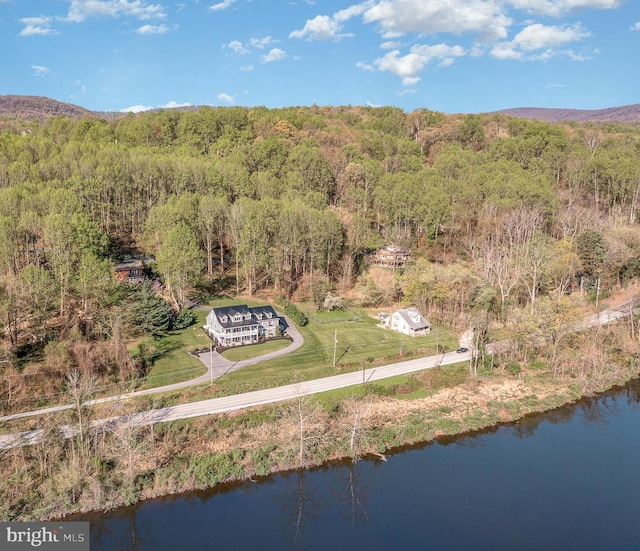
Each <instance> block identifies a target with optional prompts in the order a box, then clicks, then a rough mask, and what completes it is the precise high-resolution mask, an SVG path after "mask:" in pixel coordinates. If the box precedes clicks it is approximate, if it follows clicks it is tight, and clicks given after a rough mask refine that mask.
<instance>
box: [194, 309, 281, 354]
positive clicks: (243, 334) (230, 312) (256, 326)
mask: <svg viewBox="0 0 640 551" xmlns="http://www.w3.org/2000/svg"><path fill="white" fill-rule="evenodd" d="M285 327H286V323H285V322H284V319H281V318H280V316H278V314H276V312H275V310H274V309H273V308H272V307H271V306H256V307H252V308H250V307H249V306H247V305H246V304H241V305H238V306H226V307H224V308H213V309H212V310H211V312H209V313H208V314H207V323H206V325H205V326H204V330H205V331H206V332H207V333H208V334H209V336H210V337H211V338H212V339H213V340H214V341H215V342H216V343H218V344H221V345H222V346H238V345H241V344H251V343H253V342H256V341H258V340H259V339H261V338H269V337H275V336H277V335H278V334H280V333H282V331H283V330H284V328H285Z"/></svg>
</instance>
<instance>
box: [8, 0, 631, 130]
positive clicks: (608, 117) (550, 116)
mask: <svg viewBox="0 0 640 551" xmlns="http://www.w3.org/2000/svg"><path fill="white" fill-rule="evenodd" d="M0 1H1V0H0ZM198 108H199V107H198V106H189V107H187V108H180V110H197V109H198ZM495 112H496V113H504V114H506V115H511V116H513V117H521V118H525V119H541V120H547V121H576V122H624V123H637V122H640V103H636V104H634V105H625V106H623V107H610V108H608V109H597V110H586V109H547V108H543V107H517V108H515V109H502V110H500V111H495ZM92 116H93V117H100V118H107V119H112V118H115V117H119V116H123V114H122V113H116V112H113V113H106V112H100V111H90V110H89V109H85V108H84V107H79V106H78V105H73V104H71V103H64V102H62V101H57V100H54V99H51V98H46V97H43V96H17V95H6V96H2V95H0V119H27V120H28V119H38V120H44V119H47V118H49V117H69V118H72V119H77V118H81V117H92Z"/></svg>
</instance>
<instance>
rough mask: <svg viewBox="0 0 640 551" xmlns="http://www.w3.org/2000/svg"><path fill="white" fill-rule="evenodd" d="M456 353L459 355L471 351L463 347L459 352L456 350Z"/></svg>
mask: <svg viewBox="0 0 640 551" xmlns="http://www.w3.org/2000/svg"><path fill="white" fill-rule="evenodd" d="M456 352H457V353H458V354H464V353H465V352H469V349H468V348H465V347H464V346H461V347H460V348H458V350H456Z"/></svg>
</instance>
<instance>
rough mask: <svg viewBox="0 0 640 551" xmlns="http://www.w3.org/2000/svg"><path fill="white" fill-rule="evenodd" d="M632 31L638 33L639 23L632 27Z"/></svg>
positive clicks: (639, 29)
mask: <svg viewBox="0 0 640 551" xmlns="http://www.w3.org/2000/svg"><path fill="white" fill-rule="evenodd" d="M631 30H632V31H640V21H638V22H637V23H636V24H635V25H634V26H633V27H631Z"/></svg>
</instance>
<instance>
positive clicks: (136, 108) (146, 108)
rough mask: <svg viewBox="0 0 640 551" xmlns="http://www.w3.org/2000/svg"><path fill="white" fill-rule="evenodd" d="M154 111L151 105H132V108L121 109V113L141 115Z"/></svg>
mask: <svg viewBox="0 0 640 551" xmlns="http://www.w3.org/2000/svg"><path fill="white" fill-rule="evenodd" d="M151 109H153V107H151V106H150V105H132V106H131V107H125V108H124V109H120V113H141V112H142V111H150V110H151Z"/></svg>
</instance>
